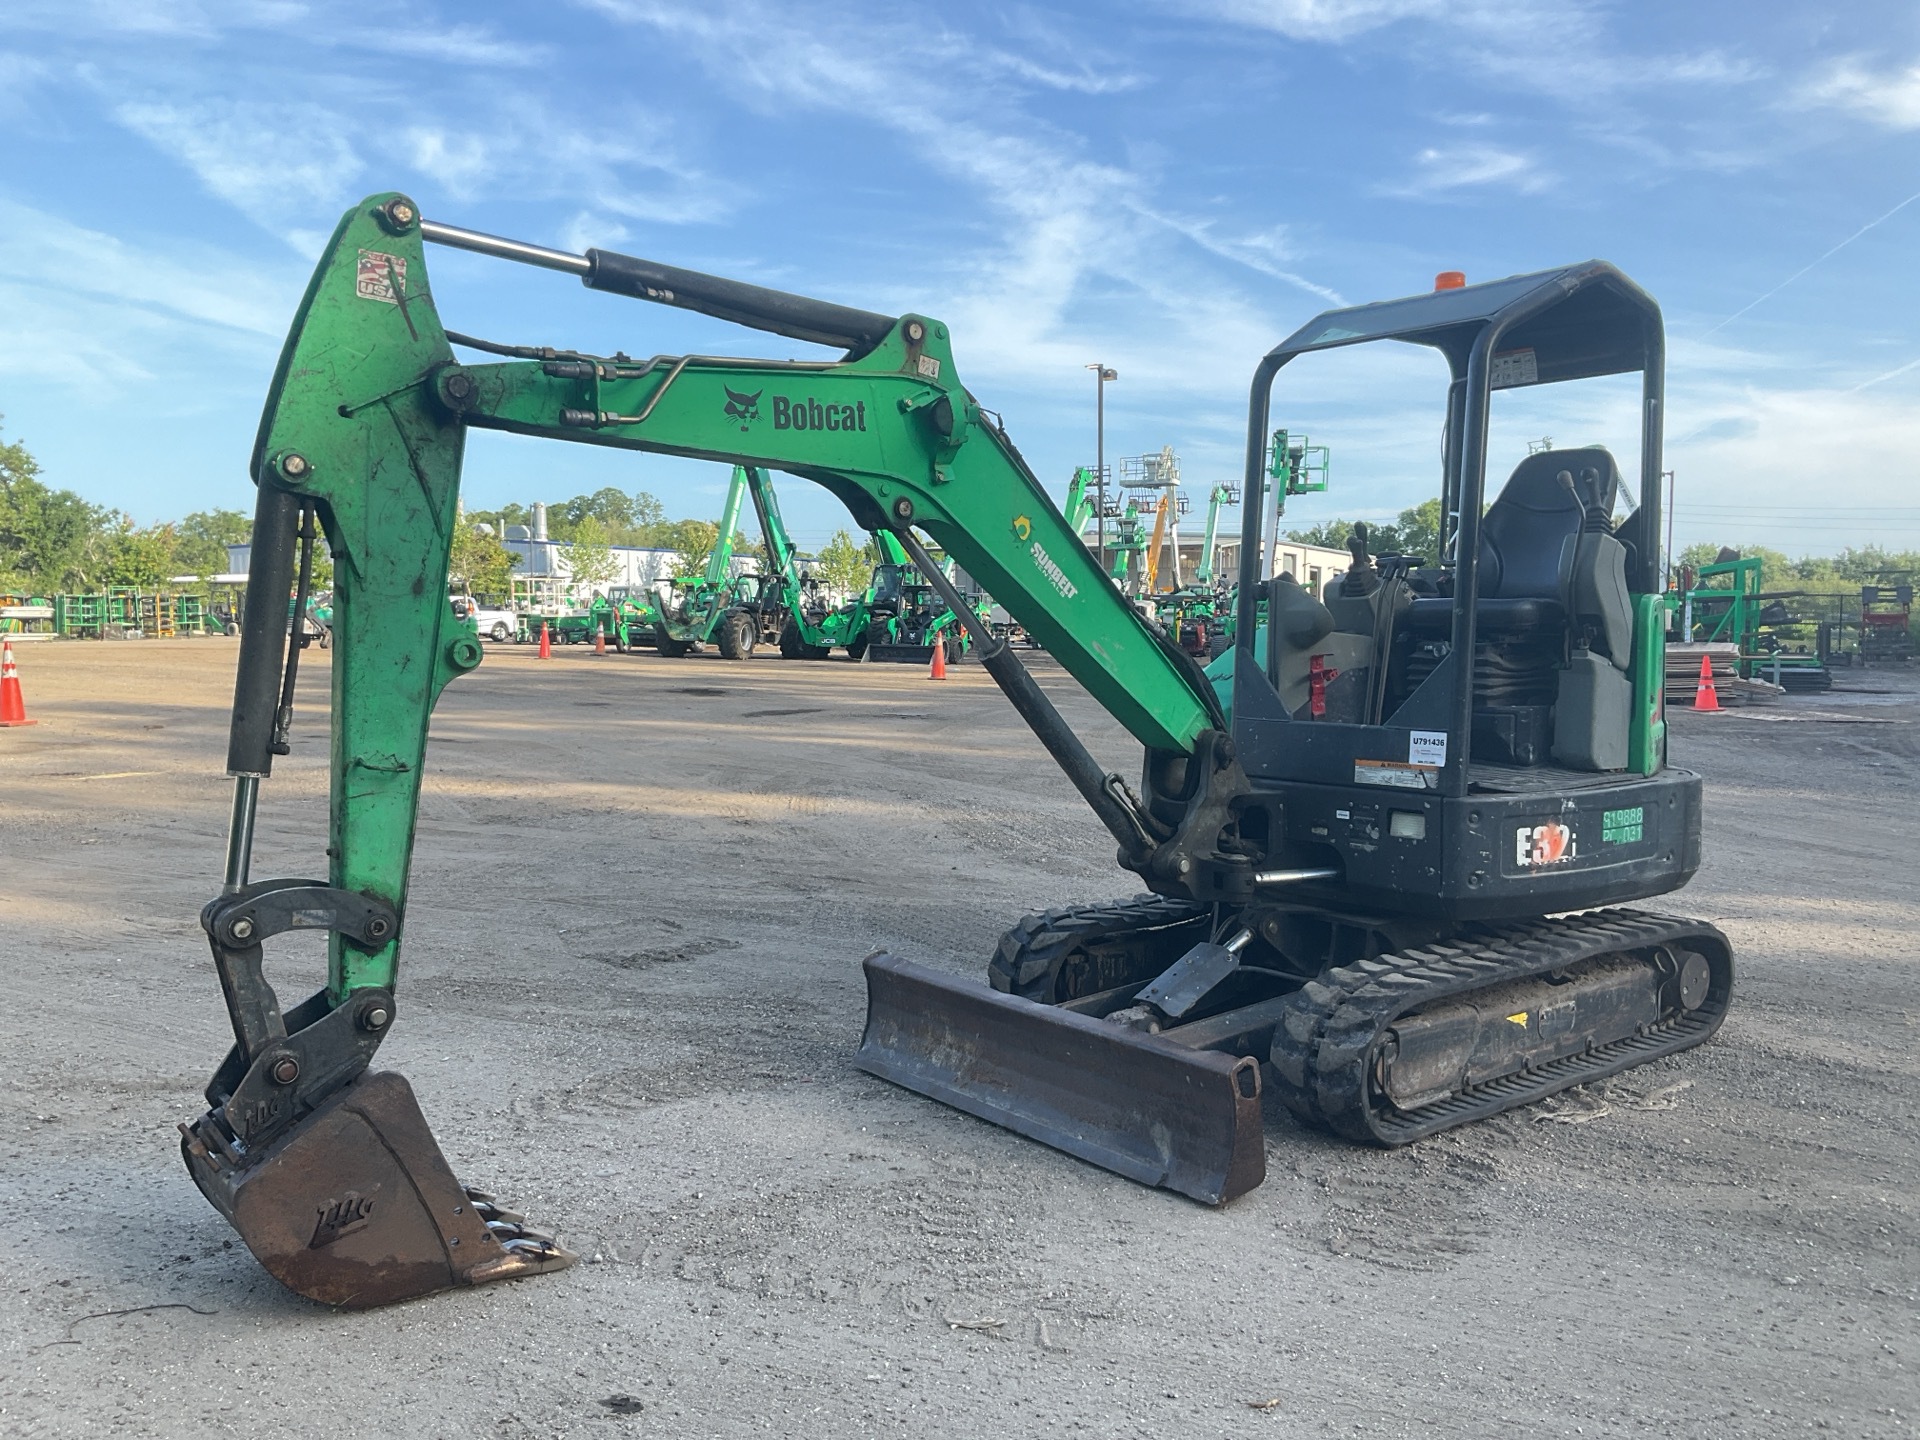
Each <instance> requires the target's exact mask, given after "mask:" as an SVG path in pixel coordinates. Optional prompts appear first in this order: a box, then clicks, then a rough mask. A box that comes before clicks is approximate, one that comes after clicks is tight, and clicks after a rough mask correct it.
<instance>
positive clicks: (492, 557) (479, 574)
mask: <svg viewBox="0 0 1920 1440" xmlns="http://www.w3.org/2000/svg"><path fill="white" fill-rule="evenodd" d="M607 558H608V559H612V555H611V553H609V555H608V557H607ZM519 563H520V557H519V556H518V555H516V554H514V553H513V551H511V550H509V549H507V547H506V546H505V545H503V544H502V543H501V541H500V537H499V535H498V534H497V533H496V532H495V531H494V529H493V528H492V527H491V526H489V525H487V524H485V523H479V524H467V525H462V526H461V527H460V528H459V529H457V530H455V531H454V534H453V554H452V557H451V560H450V562H449V564H448V566H447V570H448V579H449V580H451V581H452V582H453V584H454V586H455V587H456V588H458V589H459V590H461V591H463V592H464V593H466V594H468V595H481V596H485V597H487V598H488V599H493V600H498V599H503V598H504V597H505V596H506V595H507V593H508V592H509V591H510V590H511V589H512V588H513V567H514V566H516V565H518V564H519Z"/></svg>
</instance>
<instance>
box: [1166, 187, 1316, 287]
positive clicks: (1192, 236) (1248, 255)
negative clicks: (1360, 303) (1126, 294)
mask: <svg viewBox="0 0 1920 1440" xmlns="http://www.w3.org/2000/svg"><path fill="white" fill-rule="evenodd" d="M1130 208H1131V209H1132V210H1133V211H1134V213H1135V214H1137V215H1140V216H1142V217H1143V218H1145V219H1148V220H1152V221H1153V222H1154V223H1156V224H1159V225H1164V226H1166V227H1167V228H1168V229H1169V230H1172V231H1173V232H1174V233H1175V234H1178V235H1184V236H1185V237H1186V238H1187V239H1189V240H1191V241H1192V242H1193V243H1194V244H1196V245H1198V246H1199V247H1200V248H1201V249H1202V250H1205V251H1207V252H1208V253H1209V254H1212V255H1218V256H1219V257H1220V258H1221V259H1223V260H1231V261H1233V263H1234V264H1236V265H1244V266H1246V267H1247V268H1248V269H1249V270H1254V271H1258V272H1259V273H1260V274H1262V275H1267V276H1271V277H1272V278H1273V279H1275V280H1280V281H1283V282H1285V283H1286V284H1288V285H1292V286H1294V287H1295V288H1296V289H1299V290H1303V291H1305V292H1306V293H1307V294H1309V295H1312V296H1314V297H1315V298H1317V299H1320V300H1324V301H1326V302H1327V303H1328V304H1329V305H1344V304H1346V303H1347V302H1346V301H1345V300H1344V299H1343V298H1341V295H1340V292H1339V291H1337V290H1334V289H1332V288H1331V287H1330V286H1326V285H1322V284H1320V283H1319V282H1318V281H1315V280H1309V279H1308V278H1307V277H1306V276H1304V275H1302V274H1300V273H1299V272H1298V271H1297V270H1291V269H1288V268H1286V262H1288V261H1291V260H1293V259H1294V258H1296V257H1295V253H1294V249H1293V246H1292V245H1291V244H1290V243H1289V242H1288V235H1289V233H1290V232H1289V231H1288V229H1287V227H1286V226H1284V225H1280V226H1276V227H1274V228H1273V229H1271V230H1265V231H1260V232H1257V233H1254V234H1247V235H1223V234H1221V233H1220V227H1219V224H1218V222H1216V221H1214V220H1210V219H1207V220H1195V219H1190V218H1188V217H1187V216H1184V215H1176V214H1171V213H1168V212H1166V211H1163V210H1157V209H1155V208H1153V207H1152V206H1150V205H1147V204H1145V203H1142V202H1133V203H1132V204H1131V205H1130Z"/></svg>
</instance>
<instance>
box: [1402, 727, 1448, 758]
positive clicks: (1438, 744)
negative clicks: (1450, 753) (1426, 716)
mask: <svg viewBox="0 0 1920 1440" xmlns="http://www.w3.org/2000/svg"><path fill="white" fill-rule="evenodd" d="M1407 763H1408V764H1409V765H1433V766H1440V765H1444V764H1446V763H1447V732H1446V731H1444V730H1415V731H1414V732H1413V733H1412V734H1410V735H1409V736H1408V737H1407Z"/></svg>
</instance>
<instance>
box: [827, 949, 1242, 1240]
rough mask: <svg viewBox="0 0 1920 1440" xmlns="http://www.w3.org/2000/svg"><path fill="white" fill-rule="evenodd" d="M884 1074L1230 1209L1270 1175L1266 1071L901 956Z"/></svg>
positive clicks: (892, 962) (879, 1027)
mask: <svg viewBox="0 0 1920 1440" xmlns="http://www.w3.org/2000/svg"><path fill="white" fill-rule="evenodd" d="M865 969H866V974H867V1028H866V1033H865V1034H864V1035H863V1036H862V1037H861V1041H860V1051H859V1054H858V1055H857V1056H856V1057H855V1063H856V1064H858V1065H859V1067H860V1068H861V1069H862V1070H865V1071H866V1072H867V1073H868V1074H870V1075H878V1076H879V1077H880V1078H881V1079H883V1080H891V1081H893V1082H894V1083H895V1084H896V1085H904V1086H905V1087H906V1088H907V1089H909V1090H914V1091H917V1092H919V1093H920V1094H922V1095H926V1096H929V1097H931V1098H932V1099H935V1100H940V1101H944V1102H945V1103H946V1104H948V1105H952V1106H955V1107H956V1108H958V1109H961V1110H965V1111H966V1112H967V1113H968V1114H970V1115H978V1116H979V1117H980V1118H981V1119H983V1120H991V1121H993V1122H994V1124H996V1125H1004V1126H1005V1127H1006V1128H1007V1129H1009V1130H1013V1131H1017V1132H1018V1133H1020V1134H1022V1135H1026V1136H1030V1137H1031V1138H1033V1139H1035V1140H1038V1141H1041V1142H1042V1143H1043V1144H1047V1145H1051V1146H1053V1148H1054V1149H1056V1150H1064V1151H1066V1153H1067V1154H1069V1155H1073V1156H1077V1157H1078V1158H1080V1159H1082V1160H1086V1161H1089V1162H1091V1163H1092V1164H1095V1165H1099V1166H1101V1167H1103V1168H1105V1169H1108V1170H1111V1171H1113V1172H1114V1173H1115V1174H1118V1175H1124V1176H1126V1177H1127V1178H1128V1179H1129V1180H1135V1181H1139V1182H1140V1183H1142V1184H1145V1185H1157V1186H1161V1187H1163V1188H1165V1189H1168V1190H1174V1191H1178V1192H1179V1193H1180V1194H1182V1195H1190V1196H1192V1197H1193V1198H1194V1199H1195V1200H1200V1201H1204V1202H1205V1203H1206V1204H1209V1205H1220V1204H1224V1203H1225V1202H1226V1201H1228V1200H1231V1199H1233V1198H1234V1197H1235V1196H1237V1195H1244V1194H1245V1193H1246V1192H1247V1191H1249V1190H1251V1189H1253V1188H1254V1187H1255V1186H1257V1185H1258V1184H1259V1183H1260V1182H1261V1181H1262V1180H1263V1179H1265V1178H1266V1173H1267V1152H1266V1139H1265V1136H1264V1134H1263V1133H1262V1129H1261V1119H1260V1065H1259V1062H1258V1061H1257V1060H1254V1059H1251V1058H1249V1057H1246V1056H1234V1055H1227V1054H1223V1053H1220V1052H1218V1051H1213V1050H1196V1049H1190V1048H1188V1047H1187V1046H1184V1045H1180V1044H1177V1043H1175V1042H1174V1041H1171V1040H1165V1039H1162V1038H1160V1037H1159V1036H1157V1035H1150V1034H1146V1033H1144V1032H1142V1031H1138V1030H1132V1029H1128V1028H1126V1027H1124V1026H1121V1025H1116V1024H1113V1023H1111V1022H1109V1021H1105V1020H1096V1019H1093V1018H1091V1017H1089V1016H1086V1015H1080V1014H1077V1013H1075V1012H1074V1011H1071V1010H1064V1009H1061V1008H1060V1007H1059V1006H1055V1005H1041V1004H1037V1003H1035V1002H1034V1001H1031V1000H1023V999H1020V998H1019V997H1017V996H1013V995H1005V994H1002V993H1000V992H999V991H997V990H993V989H990V988H988V987H987V986H985V985H982V984H978V983H976V982H971V981H965V980H961V979H958V978H956V977H954V976H951V975H947V974H944V973H942V972H940V971H937V970H930V969H928V968H927V967H925V966H923V965H915V964H913V963H911V962H910V961H906V960H900V959H897V958H895V957H894V956H892V955H887V954H878V955H872V956H869V957H868V959H867V962H866V965H865Z"/></svg>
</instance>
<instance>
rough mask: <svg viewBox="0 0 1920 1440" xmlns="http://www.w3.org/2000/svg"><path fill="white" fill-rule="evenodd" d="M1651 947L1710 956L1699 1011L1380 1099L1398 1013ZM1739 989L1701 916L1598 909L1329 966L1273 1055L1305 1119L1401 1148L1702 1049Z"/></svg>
mask: <svg viewBox="0 0 1920 1440" xmlns="http://www.w3.org/2000/svg"><path fill="white" fill-rule="evenodd" d="M1655 945H1681V946H1684V947H1685V948H1687V949H1691V950H1697V951H1700V952H1702V953H1703V954H1705V956H1706V958H1707V961H1708V963H1709V965H1710V966H1711V967H1712V976H1713V978H1712V983H1711V985H1710V987H1709V990H1708V996H1707V1000H1706V1003H1705V1004H1703V1005H1702V1006H1701V1007H1700V1008H1699V1009H1698V1010H1695V1011H1692V1012H1690V1013H1688V1014H1685V1015H1680V1016H1676V1017H1674V1018H1673V1019H1671V1020H1668V1021H1665V1022H1663V1023H1662V1024H1661V1025H1659V1026H1657V1027H1655V1028H1653V1029H1652V1030H1650V1031H1648V1032H1647V1033H1645V1034H1639V1035H1632V1036H1628V1037H1627V1038H1625V1039H1623V1040H1616V1041H1613V1042H1610V1043H1608V1044H1605V1045H1600V1046H1596V1047H1595V1048H1593V1049H1591V1050H1588V1051H1586V1052H1585V1053H1583V1054H1580V1055H1571V1056H1568V1057H1566V1058H1565V1059H1562V1060H1555V1061H1550V1062H1549V1063H1547V1064H1545V1065H1542V1066H1540V1067H1538V1068H1536V1069H1530V1070H1524V1071H1521V1072H1519V1073H1518V1074H1514V1075H1508V1076H1503V1077H1502V1078H1500V1079H1498V1080H1490V1081H1488V1082H1487V1083H1486V1084H1484V1085H1478V1086H1474V1087H1473V1088H1471V1089H1469V1090H1466V1091H1463V1092H1462V1093H1461V1094H1458V1095H1454V1096H1450V1097H1448V1098H1447V1099H1445V1100H1439V1101H1435V1102H1434V1103H1433V1104H1431V1105H1423V1106H1421V1107H1420V1108H1418V1109H1416V1110H1406V1111H1402V1110H1394V1109H1392V1108H1390V1107H1389V1106H1387V1105H1386V1104H1385V1103H1384V1102H1380V1103H1378V1104H1376V1102H1375V1101H1374V1099H1373V1098H1372V1093H1371V1092H1372V1087H1371V1083H1370V1081H1371V1074H1372V1068H1373V1066H1372V1061H1373V1056H1374V1051H1375V1048H1376V1047H1377V1046H1378V1044H1379V1043H1380V1041H1381V1039H1382V1037H1383V1036H1384V1035H1385V1033H1386V1030H1387V1027H1388V1026H1389V1025H1390V1024H1391V1023H1392V1022H1393V1020H1394V1019H1396V1018H1397V1017H1398V1016H1401V1015H1404V1014H1406V1013H1407V1012H1408V1011H1410V1010H1413V1009H1415V1008H1417V1007H1419V1006H1422V1005H1427V1004H1430V1003H1432V1002H1434V1001H1436V1000H1446V999H1451V998H1453V997H1455V996H1460V995H1466V994H1468V993H1470V992H1472V991H1474V990H1478V989H1482V988H1484V987H1486V986H1490V985H1498V984H1501V983H1503V982H1505V981H1509V980H1519V979H1525V978H1527V977H1529V976H1534V975H1540V974H1544V973H1547V972H1549V971H1554V970H1563V969H1566V968H1568V967H1569V966H1573V965H1578V964H1580V963H1581V962H1583V961H1586V960H1592V959H1596V958H1598V957H1600V956H1603V955H1610V954H1615V953H1617V952H1620V951H1625V950H1642V949H1646V948H1648V947H1651V946H1655ZM1732 990H1733V957H1732V949H1731V947H1730V946H1729V944H1728V942H1727V938H1726V936H1724V935H1722V934H1721V933H1720V931H1719V930H1717V929H1716V928H1714V927H1713V926H1712V925H1709V924H1707V923H1705V922H1704V921H1699V920H1682V919H1677V918H1674V917H1671V916H1666V915H1654V914H1650V913H1647V912H1645V911H1639V910H1600V911H1593V912H1590V913H1588V914H1584V915H1573V916H1567V917H1564V918H1561V919H1554V920H1541V921H1535V922H1532V923H1528V924H1524V925H1511V926H1490V927H1487V928H1485V929H1482V930H1479V931H1478V932H1476V933H1472V934H1469V935H1467V936H1464V937H1462V938H1460V939H1458V940H1455V941H1450V942H1446V943H1441V944H1433V945H1423V946H1418V947H1415V948H1412V949H1408V950H1404V951H1401V952H1399V953H1398V954H1394V955H1383V956H1381V957H1380V958H1379V959H1377V960H1362V961H1359V962H1357V963H1355V964H1352V965H1343V966H1336V967H1333V968H1330V969H1327V970H1324V971H1322V972H1321V973H1320V975H1319V976H1318V977H1317V978H1315V979H1313V980H1311V981H1309V982H1308V983H1307V984H1306V985H1305V986H1304V987H1303V988H1302V989H1300V990H1299V991H1297V992H1296V993H1295V995H1294V996H1293V997H1292V999H1293V1004H1292V1005H1291V1006H1290V1007H1289V1009H1288V1011H1287V1013H1286V1015H1285V1017H1284V1018H1283V1019H1282V1020H1281V1022H1280V1024H1278V1025H1277V1026H1275V1027H1274V1032H1273V1050H1272V1054H1271V1057H1270V1058H1271V1059H1272V1062H1273V1068H1274V1071H1275V1072H1276V1074H1277V1076H1278V1079H1279V1082H1280V1084H1279V1093H1280V1095H1281V1097H1282V1098H1283V1099H1285V1101H1286V1102H1287V1106H1288V1108H1289V1109H1291V1110H1292V1111H1293V1112H1294V1114H1296V1115H1298V1116H1299V1117H1300V1118H1301V1119H1302V1120H1305V1121H1308V1122H1309V1123H1311V1124H1314V1125H1318V1126H1321V1127H1323V1128H1325V1129H1328V1130H1332V1131H1334V1132H1335V1133H1336V1134H1340V1135H1344V1136H1346V1137H1348V1138H1349V1139H1353V1140H1359V1141H1362V1142H1366V1143H1370V1144H1375V1145H1389V1146H1391V1145H1405V1144H1407V1143H1408V1142H1409V1141H1413V1140H1419V1139H1422V1138H1424V1137H1426V1136H1428V1135H1433V1134H1437V1133H1438V1132H1440V1131H1442V1130H1450V1129H1452V1128H1453V1127H1454V1126H1456V1125H1464V1124H1467V1123H1468V1122H1470V1121H1473V1120H1482V1119H1485V1118H1486V1117H1488V1116H1490V1115H1497V1114H1499V1113H1500V1112H1501V1111H1504V1110H1512V1109H1515V1108H1517V1107H1518V1106H1521V1105H1528V1104H1531V1103H1533V1102H1534V1101H1536V1100H1540V1099H1544V1098H1545V1097H1546V1096H1548V1095H1552V1094H1555V1093H1557V1092H1558V1091H1561V1090H1565V1089H1567V1088H1568V1087H1569V1086H1573V1085H1582V1084H1585V1083H1587V1082H1589V1081H1593V1080H1598V1079H1601V1078H1602V1077H1604V1076H1607V1075H1613V1074H1617V1073H1618V1072H1620V1071H1622V1070H1625V1069H1627V1068H1629V1067H1630V1066H1634V1065H1641V1064H1645V1063H1646V1062H1647V1061H1649V1060H1655V1059H1658V1058H1659V1057H1661V1056H1663V1055H1671V1054H1673V1053H1675V1052H1676V1051H1680V1050H1686V1049H1689V1048H1691V1047H1692V1046H1695V1045H1698V1044H1700V1043H1701V1042H1702V1041H1704V1040H1706V1039H1707V1038H1708V1037H1710V1036H1711V1035H1712V1034H1713V1032H1714V1031H1715V1030H1717V1029H1719V1028H1720V1022H1721V1020H1722V1019H1724V1018H1725V1016H1726V1013H1727V1003H1728V1001H1729V1000H1730V999H1731V997H1732Z"/></svg>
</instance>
